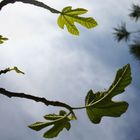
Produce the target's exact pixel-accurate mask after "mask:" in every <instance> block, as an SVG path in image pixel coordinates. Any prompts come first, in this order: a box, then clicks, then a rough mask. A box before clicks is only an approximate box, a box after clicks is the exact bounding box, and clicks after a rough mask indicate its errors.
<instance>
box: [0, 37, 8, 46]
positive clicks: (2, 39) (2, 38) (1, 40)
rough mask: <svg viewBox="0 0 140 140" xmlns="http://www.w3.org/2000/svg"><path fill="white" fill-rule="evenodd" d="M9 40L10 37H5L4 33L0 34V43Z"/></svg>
mask: <svg viewBox="0 0 140 140" xmlns="http://www.w3.org/2000/svg"><path fill="white" fill-rule="evenodd" d="M6 40H8V38H6V37H3V36H2V35H0V44H2V43H4V41H6Z"/></svg>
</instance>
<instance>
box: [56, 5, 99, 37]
mask: <svg viewBox="0 0 140 140" xmlns="http://www.w3.org/2000/svg"><path fill="white" fill-rule="evenodd" d="M85 13H87V10H86V9H83V8H77V9H72V7H71V6H68V7H65V8H63V10H62V12H61V14H60V16H59V17H58V19H57V24H58V26H59V27H60V28H62V29H64V26H66V28H67V30H68V31H69V33H71V34H73V35H79V30H78V29H77V27H76V26H75V22H77V23H79V24H81V25H82V26H84V27H86V28H88V29H90V28H93V27H95V26H97V22H96V21H95V20H94V19H93V18H91V17H88V18H86V17H79V15H81V14H85Z"/></svg>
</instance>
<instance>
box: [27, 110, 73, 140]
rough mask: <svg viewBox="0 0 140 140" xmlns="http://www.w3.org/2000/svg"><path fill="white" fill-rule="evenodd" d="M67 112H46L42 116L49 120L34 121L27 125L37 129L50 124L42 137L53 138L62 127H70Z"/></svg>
mask: <svg viewBox="0 0 140 140" xmlns="http://www.w3.org/2000/svg"><path fill="white" fill-rule="evenodd" d="M66 115H67V113H66V112H65V111H64V110H60V111H59V114H48V115H45V116H44V118H45V119H46V120H49V121H47V122H36V123H34V124H31V125H29V128H31V129H33V130H36V131H39V130H41V129H43V128H45V127H48V126H52V127H51V128H50V129H49V130H47V131H46V132H45V133H44V135H43V137H44V138H54V137H56V136H57V135H58V134H59V133H60V132H61V131H62V130H63V129H64V128H65V129H66V130H69V129H70V128H71V125H70V122H69V121H70V119H69V118H68V117H67V116H66Z"/></svg>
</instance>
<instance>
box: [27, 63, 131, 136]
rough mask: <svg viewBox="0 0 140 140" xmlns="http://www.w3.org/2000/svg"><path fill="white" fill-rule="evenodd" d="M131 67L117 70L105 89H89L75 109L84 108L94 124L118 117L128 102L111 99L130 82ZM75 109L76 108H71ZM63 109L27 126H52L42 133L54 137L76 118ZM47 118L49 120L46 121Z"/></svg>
mask: <svg viewBox="0 0 140 140" xmlns="http://www.w3.org/2000/svg"><path fill="white" fill-rule="evenodd" d="M131 80H132V78H131V69H130V65H129V64H127V65H125V66H124V67H123V68H121V69H119V70H118V71H117V74H116V77H115V80H114V82H113V83H112V85H111V86H110V87H109V89H108V90H107V91H103V92H97V93H95V94H94V93H93V91H92V90H90V91H89V92H88V93H87V96H86V97H85V106H84V107H79V108H77V109H83V108H86V112H87V116H88V118H89V119H90V121H91V122H92V123H94V124H98V123H100V121H101V119H102V117H104V116H109V117H120V116H121V115H122V114H123V113H124V112H126V110H127V108H128V103H127V102H125V101H112V98H113V97H114V96H116V95H118V94H121V93H122V92H124V91H125V88H126V87H127V86H128V85H129V84H130V83H131ZM72 109H76V108H72ZM70 114H71V112H70V113H69V114H67V113H66V112H65V111H63V110H61V111H60V112H59V115H57V114H49V115H45V116H44V118H45V119H46V120H47V121H45V122H36V123H33V124H31V125H29V128H31V129H33V130H36V131H39V130H41V129H43V128H45V127H48V126H52V127H51V128H50V129H49V130H48V131H46V132H45V133H44V137H45V138H54V137H56V136H57V135H58V134H59V133H60V132H61V131H62V130H63V129H64V128H66V129H67V130H69V129H70V127H71V125H70V121H71V120H76V117H75V116H74V115H73V114H72V115H71V116H70V117H69V115H70ZM48 120H49V121H48Z"/></svg>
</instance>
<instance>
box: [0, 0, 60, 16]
mask: <svg viewBox="0 0 140 140" xmlns="http://www.w3.org/2000/svg"><path fill="white" fill-rule="evenodd" d="M15 2H23V3H26V4H32V5H34V6H38V7H42V8H45V9H47V10H49V11H50V12H52V13H57V14H59V13H61V12H60V11H58V10H56V9H54V8H52V7H50V6H48V5H46V4H44V3H43V2H40V1H36V0H3V1H2V2H0V10H1V9H2V8H3V7H4V6H6V5H7V4H10V3H15Z"/></svg>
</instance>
